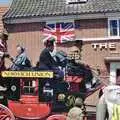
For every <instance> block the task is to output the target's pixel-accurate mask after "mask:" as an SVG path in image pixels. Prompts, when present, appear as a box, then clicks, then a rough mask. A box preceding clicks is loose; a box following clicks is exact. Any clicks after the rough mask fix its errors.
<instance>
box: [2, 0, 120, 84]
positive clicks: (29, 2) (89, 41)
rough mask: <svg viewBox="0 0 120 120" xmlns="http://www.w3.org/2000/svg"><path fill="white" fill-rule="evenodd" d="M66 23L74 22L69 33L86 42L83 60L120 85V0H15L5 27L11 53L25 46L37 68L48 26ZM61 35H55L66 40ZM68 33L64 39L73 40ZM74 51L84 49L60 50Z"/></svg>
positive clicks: (67, 47)
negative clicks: (17, 46) (19, 46)
mask: <svg viewBox="0 0 120 120" xmlns="http://www.w3.org/2000/svg"><path fill="white" fill-rule="evenodd" d="M62 23H73V25H72V26H70V27H68V28H67V30H68V29H69V30H71V36H72V37H73V34H74V39H73V40H80V41H83V46H82V51H81V61H82V62H84V63H85V64H88V65H89V66H90V67H91V68H93V69H95V70H96V69H100V71H101V76H102V77H103V78H105V80H110V81H112V82H113V83H116V82H119V79H117V78H119V76H120V42H119V41H120V1H119V0H118V1H116V0H13V1H12V3H11V5H10V7H9V9H8V11H7V12H5V14H4V15H3V24H4V27H5V28H6V29H7V30H8V32H9V40H8V50H9V52H10V54H11V55H13V56H14V55H15V52H16V51H15V48H16V45H17V44H21V45H23V46H24V47H25V48H26V50H27V54H28V56H30V59H31V61H32V64H33V65H35V64H36V62H37V61H38V58H39V55H40V52H41V50H42V49H43V47H44V45H43V39H45V36H44V32H45V26H46V25H48V24H49V25H50V24H51V26H52V27H53V25H56V26H58V24H59V27H60V24H61V26H62V27H65V25H62ZM66 25H68V24H66ZM49 27H50V26H49ZM52 27H51V29H53V28H52ZM62 27H61V28H60V29H62ZM69 30H68V31H69ZM68 31H66V34H67V32H68ZM58 32H60V31H56V33H55V34H54V36H55V35H56V36H55V37H56V38H57V39H61V40H62V38H60V37H61V36H60V35H62V33H58ZM66 34H64V35H63V38H64V40H65V41H67V40H68V41H69V40H71V39H70V37H68V36H65V35H66ZM72 37H71V38H72ZM59 42H60V41H59ZM74 48H75V49H76V48H78V50H80V46H79V44H77V45H75V44H73V43H72V42H71V43H66V44H65V43H64V44H63V43H60V44H57V49H58V50H63V51H66V52H67V54H72V53H74ZM78 52H79V51H78ZM7 63H8V62H7Z"/></svg>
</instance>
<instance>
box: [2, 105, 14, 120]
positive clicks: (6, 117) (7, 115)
mask: <svg viewBox="0 0 120 120" xmlns="http://www.w3.org/2000/svg"><path fill="white" fill-rule="evenodd" d="M0 120H15V117H14V115H13V113H12V112H11V111H10V110H9V109H8V108H7V107H5V106H4V105H2V104H0Z"/></svg>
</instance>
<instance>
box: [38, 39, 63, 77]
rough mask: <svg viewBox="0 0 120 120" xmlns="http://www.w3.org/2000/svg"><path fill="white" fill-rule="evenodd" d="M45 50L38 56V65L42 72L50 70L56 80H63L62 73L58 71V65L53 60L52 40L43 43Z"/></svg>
mask: <svg viewBox="0 0 120 120" xmlns="http://www.w3.org/2000/svg"><path fill="white" fill-rule="evenodd" d="M44 45H45V48H44V49H43V51H42V52H41V54H40V57H39V65H40V69H42V70H52V71H53V72H54V73H55V74H56V78H58V79H59V78H63V77H64V73H63V71H62V70H60V69H59V65H58V63H57V61H56V60H55V51H54V47H55V40H54V39H53V38H51V39H49V40H47V41H45V42H44Z"/></svg>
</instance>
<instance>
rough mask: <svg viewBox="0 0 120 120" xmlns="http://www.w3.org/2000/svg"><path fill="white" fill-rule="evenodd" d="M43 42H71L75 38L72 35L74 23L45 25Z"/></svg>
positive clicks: (73, 34)
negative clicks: (52, 40) (52, 39)
mask: <svg viewBox="0 0 120 120" xmlns="http://www.w3.org/2000/svg"><path fill="white" fill-rule="evenodd" d="M44 36H45V39H44V40H49V39H50V38H54V39H55V41H56V43H64V42H67V41H73V40H74V38H75V33H74V23H73V22H67V23H64V22H62V23H55V24H46V26H45V27H44Z"/></svg>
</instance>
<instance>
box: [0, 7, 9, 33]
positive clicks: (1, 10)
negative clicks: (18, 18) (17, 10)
mask: <svg viewBox="0 0 120 120" xmlns="http://www.w3.org/2000/svg"><path fill="white" fill-rule="evenodd" d="M7 8H8V6H2V5H0V32H1V31H2V30H3V22H2V15H3V14H4V13H5V11H6V10H7Z"/></svg>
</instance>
